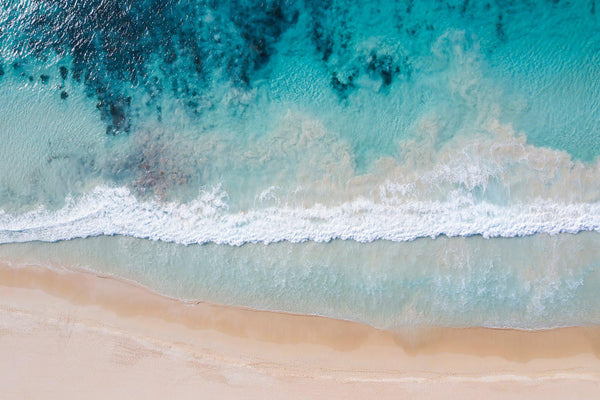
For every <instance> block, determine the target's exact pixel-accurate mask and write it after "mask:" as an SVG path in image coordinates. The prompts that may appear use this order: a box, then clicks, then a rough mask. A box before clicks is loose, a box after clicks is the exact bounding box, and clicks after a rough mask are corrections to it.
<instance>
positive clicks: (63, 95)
mask: <svg viewBox="0 0 600 400" xmlns="http://www.w3.org/2000/svg"><path fill="white" fill-rule="evenodd" d="M67 97H69V93H67V92H66V91H64V90H63V91H62V92H61V93H60V98H61V99H63V100H64V99H66V98H67Z"/></svg>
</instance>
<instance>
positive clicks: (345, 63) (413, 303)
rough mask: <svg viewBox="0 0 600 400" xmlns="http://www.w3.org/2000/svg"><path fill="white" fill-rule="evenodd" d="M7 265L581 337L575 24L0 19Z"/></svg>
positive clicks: (572, 20) (115, 16) (590, 5)
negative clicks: (572, 332)
mask: <svg viewBox="0 0 600 400" xmlns="http://www.w3.org/2000/svg"><path fill="white" fill-rule="evenodd" d="M1 4H2V6H1V8H0V243H2V244H0V257H2V258H5V259H14V260H21V261H27V262H32V263H38V264H40V263H41V264H49V263H53V264H59V265H60V264H65V265H77V266H80V267H82V268H88V269H92V270H96V271H99V272H104V273H111V274H115V275H118V276H122V277H126V278H129V279H133V280H136V281H138V282H141V283H143V284H145V285H147V286H149V287H150V288H153V289H155V290H157V291H159V292H162V293H165V294H168V295H170V296H174V297H181V298H186V299H196V300H206V301H213V302H218V303H225V304H236V305H242V306H249V307H256V308H262V309H277V310H284V311H293V312H301V313H311V314H320V315H327V316H332V317H338V318H346V319H352V320H360V321H363V322H367V323H370V324H373V325H376V326H381V327H391V328H393V327H398V326H406V325H419V324H438V325H448V326H512V327H521V328H540V327H551V326H563V325H579V324H588V323H598V322H599V319H600V308H599V307H598V304H597V302H598V300H596V296H595V293H596V292H597V291H598V290H599V289H600V282H599V281H598V276H597V275H598V266H599V263H600V254H598V251H597V250H596V249H597V248H599V246H598V240H599V239H598V233H597V232H598V231H599V230H600V185H598V181H599V177H600V164H599V162H598V155H599V154H600V106H599V104H600V102H599V100H598V98H599V96H598V95H599V94H600V29H599V28H600V20H599V18H600V16H598V15H597V13H596V2H595V1H593V0H582V1H570V2H566V1H552V2H551V1H533V2H510V1H499V0H498V1H490V2H479V1H478V2H475V1H464V0H461V1H455V2H453V1H433V0H432V1H398V2H393V1H380V2H377V1H369V2H360V3H359V2H351V1H333V0H331V1H308V0H307V1H294V2H292V1H260V2H259V1H241V0H238V1H231V2H212V1H194V2H179V1H152V0H146V1H133V2H128V3H126V4H122V2H117V1H112V0H109V1H103V2H97V1H90V0H86V1H83V2H77V3H75V4H71V2H67V1H61V0H46V1H36V2H33V1H3V2H2V3H1Z"/></svg>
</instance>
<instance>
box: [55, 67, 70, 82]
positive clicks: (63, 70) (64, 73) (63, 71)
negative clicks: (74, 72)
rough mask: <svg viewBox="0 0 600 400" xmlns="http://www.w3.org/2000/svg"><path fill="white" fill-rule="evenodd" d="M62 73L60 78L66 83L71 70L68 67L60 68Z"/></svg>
mask: <svg viewBox="0 0 600 400" xmlns="http://www.w3.org/2000/svg"><path fill="white" fill-rule="evenodd" d="M58 70H59V72H60V77H61V79H62V80H63V81H64V80H65V79H67V74H68V73H69V70H68V69H67V68H66V67H62V66H61V67H60V68H59V69H58Z"/></svg>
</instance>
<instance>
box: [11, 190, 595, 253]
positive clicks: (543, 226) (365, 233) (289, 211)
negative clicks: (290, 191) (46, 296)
mask: <svg viewBox="0 0 600 400" xmlns="http://www.w3.org/2000/svg"><path fill="white" fill-rule="evenodd" d="M599 229H600V203H556V202H552V201H548V200H537V201H535V202H532V203H528V204H514V205H511V206H506V207H502V206H498V205H494V204H490V203H486V202H481V203H476V202H473V201H471V200H469V199H468V198H456V199H455V200H452V201H446V202H437V201H414V202H410V203H405V204H395V205H387V204H380V203H376V202H374V201H372V200H369V199H365V198H359V199H356V200H354V201H351V202H346V203H342V204H339V205H337V206H323V205H314V206H312V207H310V208H294V207H289V206H281V207H265V208H259V209H253V210H249V211H245V212H230V211H228V209H227V204H226V203H225V201H224V195H223V194H222V193H221V192H220V189H218V188H217V189H215V190H213V191H207V192H204V193H202V194H201V195H200V196H199V197H198V198H197V199H196V200H194V201H193V202H190V203H186V204H181V203H175V202H172V203H161V202H158V201H154V200H152V201H140V200H138V199H137V198H136V197H135V196H134V195H133V194H132V193H131V192H130V190H129V189H127V188H125V187H118V188H112V187H107V186H99V187H96V188H95V189H94V190H93V191H92V192H91V193H89V194H87V195H84V196H82V197H81V198H79V199H77V200H74V199H72V198H69V199H67V201H66V204H65V206H64V207H63V208H61V209H59V210H56V211H49V210H47V209H46V208H44V207H41V208H39V209H37V210H35V211H31V212H27V213H24V214H21V215H11V214H8V213H5V212H3V211H0V243H10V242H27V241H47V242H53V241H59V240H68V239H74V238H85V237H90V236H100V235H124V236H132V237H137V238H145V239H151V240H161V241H165V242H175V243H180V244H202V243H216V244H228V245H236V246H239V245H243V244H244V243H265V244H268V243H273V242H280V241H289V242H292V243H299V242H304V241H315V242H328V241H331V240H334V239H342V240H355V241H357V242H372V241H375V240H390V241H396V242H402V241H410V240H414V239H417V238H421V237H431V238H435V237H437V236H439V235H446V236H450V237H452V236H472V235H482V236H483V237H486V238H493V237H516V236H525V235H533V234H537V233H546V234H558V233H577V232H581V231H598V230H599Z"/></svg>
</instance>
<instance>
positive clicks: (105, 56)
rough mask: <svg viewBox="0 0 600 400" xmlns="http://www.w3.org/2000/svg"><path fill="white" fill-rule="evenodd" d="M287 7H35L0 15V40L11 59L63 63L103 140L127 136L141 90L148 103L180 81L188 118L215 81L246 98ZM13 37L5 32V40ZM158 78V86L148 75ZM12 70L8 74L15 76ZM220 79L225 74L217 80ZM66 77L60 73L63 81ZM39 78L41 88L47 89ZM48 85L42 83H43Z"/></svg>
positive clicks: (111, 2)
mask: <svg viewBox="0 0 600 400" xmlns="http://www.w3.org/2000/svg"><path fill="white" fill-rule="evenodd" d="M295 4H296V3H295V2H293V1H291V0H289V1H285V0H266V1H242V0H233V1H229V2H216V1H197V2H188V1H179V0H137V1H136V0H132V1H126V2H123V1H121V0H101V1H99V0H84V1H78V2H73V1H71V0H39V1H36V2H34V3H33V4H27V5H20V4H13V5H10V6H8V10H7V11H6V15H8V21H7V22H8V24H14V25H18V27H19V29H17V30H14V29H13V30H11V34H12V36H11V37H10V38H8V37H0V42H4V43H3V45H5V46H6V44H7V43H8V44H9V45H10V46H12V50H14V51H15V52H16V53H17V54H23V55H27V57H35V58H36V59H38V60H42V61H44V60H46V59H49V57H50V56H52V55H53V54H57V55H58V56H59V57H65V58H67V57H69V58H70V59H71V60H72V62H71V68H70V69H71V76H72V78H73V79H74V80H75V81H78V82H84V83H85V87H86V91H87V94H88V96H89V97H95V98H96V99H97V100H98V104H99V107H98V110H99V111H100V113H101V117H102V120H103V121H104V122H105V123H106V124H107V132H109V133H111V134H119V133H124V132H128V131H129V129H130V126H131V123H132V122H131V121H132V115H130V114H131V112H132V107H130V103H131V101H130V97H131V96H132V95H133V94H134V93H137V94H139V93H140V92H139V90H140V88H141V89H142V90H143V91H145V92H146V93H147V94H148V95H149V97H150V98H151V99H152V101H156V100H157V99H158V98H160V97H161V95H162V94H163V93H164V90H163V89H164V88H163V87H162V85H161V84H160V82H161V81H162V82H165V83H167V82H168V81H169V80H168V79H164V78H168V77H180V78H181V82H178V83H177V85H174V86H176V90H174V92H175V94H176V95H177V96H182V97H184V98H183V99H182V104H184V105H190V107H192V108H194V110H193V111H197V110H196V108H197V107H198V105H199V104H203V103H202V101H200V97H201V94H202V91H203V89H206V87H207V86H208V84H209V83H210V80H211V79H213V77H214V76H215V75H218V76H219V77H220V78H221V79H222V78H223V77H225V79H229V80H230V82H231V83H232V84H233V85H237V86H239V87H241V88H248V87H250V86H251V85H252V79H253V77H254V74H255V73H256V72H257V71H258V70H260V69H261V68H262V67H264V65H265V64H266V63H267V62H268V61H269V60H270V58H271V57H272V55H273V53H274V52H275V51H276V50H275V48H276V44H277V42H278V41H279V40H280V38H281V35H282V34H283V33H284V32H285V31H286V30H287V29H288V28H289V27H290V26H292V25H293V24H295V23H296V22H297V20H298V17H299V10H298V9H297V7H296V5H295ZM12 31H14V32H12ZM157 64H158V65H159V68H160V71H161V73H162V75H163V79H162V80H157V79H156V76H155V75H154V74H155V67H156V65H157ZM20 67H21V64H20V62H17V61H15V62H14V63H13V68H14V69H15V70H18V69H20ZM219 71H223V72H224V73H220V72H219ZM68 72H69V69H68V68H67V67H65V66H60V67H59V74H60V78H61V79H62V80H66V79H67V77H68ZM46 76H47V75H44V78H41V79H42V81H43V82H46V81H47V79H46V78H45V77H46ZM48 79H49V77H48Z"/></svg>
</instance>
